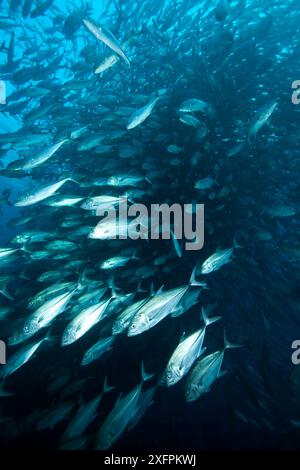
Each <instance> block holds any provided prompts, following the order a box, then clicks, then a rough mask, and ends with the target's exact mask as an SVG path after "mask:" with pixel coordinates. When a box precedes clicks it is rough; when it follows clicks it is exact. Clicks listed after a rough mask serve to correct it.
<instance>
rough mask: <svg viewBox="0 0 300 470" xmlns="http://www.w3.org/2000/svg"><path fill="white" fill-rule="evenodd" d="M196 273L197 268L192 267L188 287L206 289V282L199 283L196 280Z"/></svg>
mask: <svg viewBox="0 0 300 470" xmlns="http://www.w3.org/2000/svg"><path fill="white" fill-rule="evenodd" d="M196 271H197V266H195V267H194V269H193V272H192V274H191V278H190V282H189V284H190V286H195V287H196V286H198V287H204V288H205V287H207V284H206V282H201V281H197V280H196Z"/></svg>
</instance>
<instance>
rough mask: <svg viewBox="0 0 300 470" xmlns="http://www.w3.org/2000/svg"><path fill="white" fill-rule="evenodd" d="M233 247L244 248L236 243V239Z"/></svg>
mask: <svg viewBox="0 0 300 470" xmlns="http://www.w3.org/2000/svg"><path fill="white" fill-rule="evenodd" d="M233 245H234V248H243V246H242V245H240V244H239V243H238V242H237V241H236V238H234V239H233Z"/></svg>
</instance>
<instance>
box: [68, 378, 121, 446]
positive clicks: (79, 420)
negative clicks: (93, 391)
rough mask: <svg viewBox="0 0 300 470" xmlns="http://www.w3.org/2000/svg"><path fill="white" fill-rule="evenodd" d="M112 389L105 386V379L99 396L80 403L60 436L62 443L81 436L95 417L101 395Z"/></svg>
mask: <svg viewBox="0 0 300 470" xmlns="http://www.w3.org/2000/svg"><path fill="white" fill-rule="evenodd" d="M113 389H114V387H110V386H109V385H108V384H107V379H106V377H105V379H104V385H103V391H102V393H101V394H100V395H99V396H98V395H97V396H96V397H95V398H93V399H92V400H90V401H89V402H87V403H82V404H81V405H80V407H79V408H78V410H77V412H76V414H75V416H73V418H72V420H71V421H70V422H69V423H68V426H67V427H66V429H65V431H64V433H63V435H62V438H61V440H62V442H63V441H67V440H70V439H73V438H75V437H78V436H81V435H82V434H83V433H84V432H85V430H86V429H87V427H88V426H89V425H90V424H91V423H92V422H93V421H94V419H95V418H96V416H97V409H98V407H99V405H100V402H101V400H102V397H103V395H104V394H105V393H108V392H110V391H111V390H113Z"/></svg>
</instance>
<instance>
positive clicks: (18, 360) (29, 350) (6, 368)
mask: <svg viewBox="0 0 300 470" xmlns="http://www.w3.org/2000/svg"><path fill="white" fill-rule="evenodd" d="M44 341H45V338H43V339H41V340H40V341H37V342H35V343H30V344H27V345H26V346H23V347H22V348H21V349H19V350H18V351H16V352H15V353H13V354H12V355H10V356H9V357H8V359H7V362H6V364H4V365H3V367H1V369H0V378H2V379H3V378H5V377H7V376H9V375H12V374H13V373H14V372H16V371H17V370H18V369H20V368H21V367H23V366H24V365H25V364H26V363H27V362H28V361H29V360H30V359H31V358H32V356H33V355H34V353H35V352H36V351H37V349H38V348H39V347H40V346H41V344H42V343H43V342H44Z"/></svg>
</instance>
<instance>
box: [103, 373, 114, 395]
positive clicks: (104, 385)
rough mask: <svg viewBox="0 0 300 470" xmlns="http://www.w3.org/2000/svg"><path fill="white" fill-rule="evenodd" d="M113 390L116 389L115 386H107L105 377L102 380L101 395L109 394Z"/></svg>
mask: <svg viewBox="0 0 300 470" xmlns="http://www.w3.org/2000/svg"><path fill="white" fill-rule="evenodd" d="M115 388H116V386H115V385H108V383H107V377H106V376H105V378H104V384H103V392H102V393H103V394H104V393H108V392H110V391H111V390H114V389H115Z"/></svg>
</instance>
